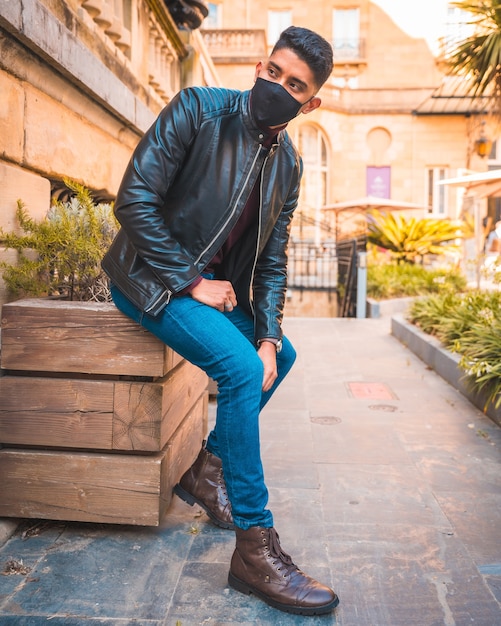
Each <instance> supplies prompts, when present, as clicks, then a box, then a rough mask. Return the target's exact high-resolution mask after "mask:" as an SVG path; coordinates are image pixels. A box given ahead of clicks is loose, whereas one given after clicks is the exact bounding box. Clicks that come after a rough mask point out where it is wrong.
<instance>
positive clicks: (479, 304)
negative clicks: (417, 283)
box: [408, 291, 501, 408]
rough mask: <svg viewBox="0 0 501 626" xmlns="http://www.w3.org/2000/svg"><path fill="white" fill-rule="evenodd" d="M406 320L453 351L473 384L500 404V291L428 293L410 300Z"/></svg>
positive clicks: (488, 400)
mask: <svg viewBox="0 0 501 626" xmlns="http://www.w3.org/2000/svg"><path fill="white" fill-rule="evenodd" d="M408 319H409V321H410V322H411V323H413V324H415V325H417V326H419V327H420V328H421V329H422V330H423V331H424V332H426V333H428V334H431V335H434V336H436V337H437V338H438V339H439V340H440V342H441V343H442V344H443V345H444V347H445V348H447V349H448V350H450V351H451V352H456V353H457V354H458V355H459V356H460V357H461V358H460V362H459V366H460V367H461V369H463V370H464V372H465V374H466V375H467V376H468V377H469V380H470V384H471V385H472V387H473V388H476V389H478V390H483V391H485V392H486V396H487V403H492V404H493V406H494V407H495V408H499V407H500V406H501V292H499V291H491V292H489V291H470V292H467V293H464V294H453V293H447V294H435V295H432V296H428V297H427V298H424V299H422V300H419V301H416V302H414V303H413V305H412V306H411V308H410V311H409V314H408Z"/></svg>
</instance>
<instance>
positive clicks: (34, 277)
mask: <svg viewBox="0 0 501 626" xmlns="http://www.w3.org/2000/svg"><path fill="white" fill-rule="evenodd" d="M65 183H66V185H67V186H68V187H69V188H70V189H71V190H72V191H74V192H75V196H74V197H73V198H72V199H71V200H69V201H68V202H60V201H57V202H55V203H54V204H53V205H52V206H51V208H50V209H49V211H48V213H47V215H46V216H45V218H44V219H43V220H41V221H40V222H37V221H35V220H33V219H32V218H31V217H30V216H29V215H28V213H27V211H26V209H25V207H24V205H23V204H22V202H21V201H18V208H17V212H16V218H17V220H18V222H19V226H20V228H21V231H22V234H20V235H19V234H16V233H5V232H4V231H3V230H2V229H0V244H1V245H3V246H4V247H5V248H10V249H13V250H17V251H18V253H19V256H18V262H17V263H15V264H8V263H1V264H0V270H1V271H2V274H3V278H4V280H5V283H6V285H7V288H8V289H9V291H10V292H11V293H12V294H14V295H17V296H41V295H52V296H54V295H56V296H59V297H62V298H65V299H68V300H97V301H106V300H109V288H108V281H107V279H106V276H105V274H104V273H103V271H102V270H101V259H102V257H103V255H104V253H105V251H106V250H107V249H108V247H109V246H110V244H111V242H112V240H113V238H114V236H115V234H116V232H117V230H118V225H117V222H116V220H115V217H114V215H113V209H112V206H111V205H109V204H95V203H94V201H93V199H92V196H91V194H90V192H89V191H88V190H87V189H86V188H85V187H83V186H82V185H79V184H77V183H74V182H71V181H65Z"/></svg>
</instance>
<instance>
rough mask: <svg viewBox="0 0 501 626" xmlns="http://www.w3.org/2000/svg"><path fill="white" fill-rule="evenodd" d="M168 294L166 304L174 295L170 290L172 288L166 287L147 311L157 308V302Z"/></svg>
mask: <svg viewBox="0 0 501 626" xmlns="http://www.w3.org/2000/svg"><path fill="white" fill-rule="evenodd" d="M166 294H167V300H166V301H165V304H166V305H167V304H169V302H170V299H171V297H172V291H170V289H164V291H162V293H161V294H160V295H159V296H158V298H157V299H156V300H155V302H153V303H152V304H151V305H150V306H149V307H148V308H147V309H145V310H144V311H145V313H149V312H150V311H153V310H154V309H155V307H156V306H157V304H158V303H159V302H160V301H161V300H162V299H163V298H165V295H166Z"/></svg>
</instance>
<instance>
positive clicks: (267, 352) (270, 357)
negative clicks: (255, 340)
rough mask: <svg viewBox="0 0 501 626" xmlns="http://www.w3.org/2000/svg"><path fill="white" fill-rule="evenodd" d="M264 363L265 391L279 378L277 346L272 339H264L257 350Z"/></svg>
mask: <svg viewBox="0 0 501 626" xmlns="http://www.w3.org/2000/svg"><path fill="white" fill-rule="evenodd" d="M257 353H258V356H259V358H260V359H261V361H262V362H263V365H264V376H263V391H269V390H270V389H271V387H272V385H273V383H274V382H275V380H276V379H277V376H278V371H277V347H276V346H275V344H274V343H272V342H271V341H266V340H265V341H262V342H261V345H260V346H259V350H258V351H257Z"/></svg>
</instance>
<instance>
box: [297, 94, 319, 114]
mask: <svg viewBox="0 0 501 626" xmlns="http://www.w3.org/2000/svg"><path fill="white" fill-rule="evenodd" d="M321 104H322V100H320V98H319V97H318V96H315V97H314V98H312V99H311V100H310V101H309V102H307V103H306V105H305V107H304V109H302V110H301V113H304V114H305V115H306V113H311V112H312V111H314V110H315V109H318V107H319V106H320V105H321Z"/></svg>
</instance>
